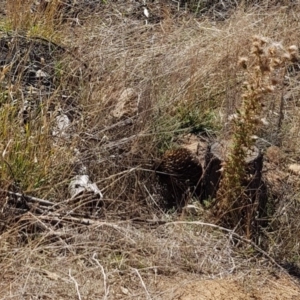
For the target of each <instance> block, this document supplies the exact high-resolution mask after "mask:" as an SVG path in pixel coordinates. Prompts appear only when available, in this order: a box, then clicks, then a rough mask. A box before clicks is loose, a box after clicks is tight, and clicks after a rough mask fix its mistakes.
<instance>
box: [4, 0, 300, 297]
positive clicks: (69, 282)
mask: <svg viewBox="0 0 300 300" xmlns="http://www.w3.org/2000/svg"><path fill="white" fill-rule="evenodd" d="M166 3H167V1H166ZM55 4H56V1H52V2H51V4H49V6H48V7H47V8H46V9H45V10H41V11H37V12H35V13H34V14H32V12H31V11H30V10H31V5H32V3H31V2H30V1H26V2H24V1H7V15H6V16H4V17H2V19H1V28H4V27H5V28H4V29H5V32H9V35H14V34H16V33H18V35H20V34H21V35H22V36H24V37H26V38H29V37H30V38H32V37H33V35H34V36H38V37H43V38H44V39H46V40H47V41H49V45H52V46H53V43H54V40H55V41H56V42H57V43H58V41H59V47H61V49H62V53H61V55H58V56H56V55H54V53H53V52H51V54H52V55H50V56H49V60H48V58H47V57H43V58H44V60H45V61H46V63H45V65H46V66H47V67H48V68H46V67H43V59H41V57H40V59H37V58H35V60H34V61H32V60H30V59H27V60H26V59H24V58H23V59H21V60H20V61H18V63H17V64H15V65H21V62H22V63H23V62H24V61H26V62H27V64H26V63H25V64H24V65H23V69H21V71H20V69H17V68H15V65H14V64H13V63H12V64H9V63H7V62H6V61H4V59H3V58H2V56H1V55H0V63H1V69H0V78H1V94H0V102H1V107H0V121H1V124H2V125H1V128H0V139H1V145H0V155H1V160H0V165H1V169H0V172H1V187H0V188H1V190H3V195H2V196H1V197H2V198H1V200H0V205H1V213H0V215H1V221H0V266H1V268H2V269H3V272H2V273H1V277H2V278H1V288H0V297H1V298H5V297H8V295H12V294H11V293H12V290H13V293H14V295H15V297H16V299H17V298H18V297H20V295H23V296H24V295H26V296H27V295H29V296H35V295H40V296H44V297H50V298H51V297H54V296H53V295H55V297H56V298H59V297H60V298H62V299H67V298H70V295H71V297H73V298H76V297H77V298H82V299H92V298H103V297H104V298H106V299H117V298H119V299H125V298H127V299H132V298H133V297H134V298H143V297H145V296H146V297H148V298H149V299H150V298H153V299H167V298H166V295H165V294H164V291H163V289H162V290H159V291H158V290H157V282H158V281H159V280H160V279H162V278H166V277H170V276H174V274H175V275H176V274H184V276H187V277H188V278H190V279H191V278H195V277H197V278H200V277H206V278H215V277H224V276H229V275H230V274H233V273H234V272H236V274H238V275H239V276H241V277H242V276H248V277H251V278H252V275H253V274H252V273H251V272H250V273H251V274H249V272H248V271H249V269H250V270H253V272H254V273H255V272H256V271H257V270H258V271H259V272H263V270H265V269H266V267H267V269H269V268H270V269H271V268H272V267H271V265H272V266H274V260H272V258H274V259H275V260H277V259H279V260H282V258H283V257H288V259H287V260H288V262H292V263H297V262H298V260H299V247H298V243H296V241H297V236H296V232H297V228H299V227H300V226H299V225H300V224H298V223H299V222H298V221H297V218H296V217H295V215H294V214H292V212H293V211H297V208H298V207H299V203H298V202H299V201H298V200H299V199H298V194H299V193H298V188H299V187H298V185H297V178H295V176H294V177H293V176H292V175H291V174H289V173H287V172H286V169H285V166H286V165H287V164H288V163H289V162H291V161H293V160H296V159H297V155H298V153H299V149H300V145H299V143H298V142H297V139H296V138H295V137H297V133H298V132H299V130H298V129H299V128H298V125H297V124H298V123H296V122H295V120H297V118H299V114H298V109H297V107H298V104H299V103H298V96H299V89H298V88H297V85H298V69H297V61H294V62H293V65H292V67H293V70H291V69H290V68H288V69H287V71H286V73H284V74H281V73H280V72H279V73H280V74H279V73H278V74H277V73H276V72H277V71H275V68H274V72H275V73H276V75H279V76H281V77H280V78H281V79H284V84H283V85H282V86H281V90H280V92H281V94H280V93H279V92H278V93H277V94H276V93H275V94H272V97H266V100H265V101H264V102H265V107H266V108H265V109H266V115H267V119H268V121H269V122H270V124H272V122H273V121H274V120H275V119H276V118H277V117H276V115H278V113H280V114H281V115H283V117H280V118H281V125H280V129H281V130H280V140H281V144H280V151H282V153H283V157H284V159H282V160H281V163H278V165H277V168H278V169H280V171H282V172H284V174H285V176H287V177H286V178H288V180H287V182H285V183H284V184H285V187H286V193H285V194H284V195H281V197H279V196H278V194H276V193H275V192H274V193H273V190H272V187H271V189H270V199H271V198H272V197H273V198H272V199H274V200H272V201H273V202H272V201H271V202H272V203H271V204H272V205H273V206H272V214H270V215H269V219H270V220H268V222H269V224H270V225H269V227H268V228H265V229H264V232H263V234H264V239H265V241H266V243H265V244H264V250H265V252H263V251H259V250H258V249H257V247H255V246H254V244H252V243H251V242H250V243H249V241H245V240H244V239H241V240H238V238H237V237H234V234H233V233H234V232H233V231H230V230H229V231H226V230H225V234H224V231H222V230H220V227H213V226H210V225H207V226H206V225H204V226H203V224H202V225H201V224H193V223H191V222H190V221H198V220H199V219H201V220H206V221H207V222H211V220H210V219H209V216H207V214H206V212H202V211H201V210H200V213H199V211H198V210H197V211H198V213H196V214H189V213H187V215H183V216H182V218H185V219H186V220H187V221H186V222H183V223H180V222H178V223H176V222H175V223H172V222H171V223H170V224H169V222H170V221H174V220H176V219H177V218H178V215H177V214H176V213H172V212H170V211H169V212H166V211H165V210H164V207H163V205H162V203H163V202H164V199H162V195H161V191H160V186H159V184H158V181H157V178H156V174H155V171H154V165H155V163H156V162H157V161H159V159H160V158H161V156H162V154H163V153H164V152H165V150H166V149H170V148H174V147H176V146H177V144H178V143H179V141H180V139H181V138H182V137H183V136H184V135H185V134H188V133H193V134H198V135H202V136H205V138H206V139H207V140H210V139H215V138H216V137H220V136H231V134H232V131H233V132H234V133H235V137H236V140H235V141H236V144H237V145H238V144H239V145H245V146H249V145H250V144H251V145H252V140H250V139H249V137H250V136H251V135H252V134H255V131H256V123H255V122H254V118H253V116H256V115H258V114H259V111H258V106H257V104H258V103H259V102H260V97H261V95H262V94H263V95H265V94H266V93H265V91H266V88H267V87H268V86H269V83H267V80H269V79H271V78H270V75H271V73H272V72H273V70H272V72H270V70H267V69H265V66H266V65H265V64H263V62H262V61H261V62H260V61H259V60H260V59H262V57H261V56H260V54H259V53H257V55H256V59H257V61H256V63H254V64H252V63H250V64H248V66H247V70H248V71H249V73H248V75H249V79H248V87H249V89H248V91H246V93H245V94H244V95H242V88H243V85H244V84H243V82H244V73H243V72H241V68H240V66H238V63H237V62H238V59H239V57H243V56H247V55H248V53H247V51H248V49H249V48H250V47H251V44H252V36H254V35H257V34H259V35H260V36H266V37H269V38H270V40H272V41H273V40H276V41H282V44H283V45H292V44H293V43H294V41H297V40H299V32H300V31H299V30H298V29H299V25H298V24H299V22H298V21H299V20H298V19H299V18H298V15H299V14H297V11H298V8H295V10H290V9H289V8H288V7H277V6H273V7H271V8H270V9H269V10H268V11H266V10H265V9H264V7H263V6H262V7H261V8H258V7H256V6H251V5H249V7H248V8H247V9H245V8H243V9H235V10H233V11H232V13H231V14H230V16H228V17H227V18H223V21H222V22H212V19H211V18H210V17H209V16H208V15H202V16H201V14H200V17H199V16H198V15H197V16H198V17H197V18H195V14H189V13H182V11H180V13H176V14H173V12H174V7H173V6H169V5H167V4H164V3H163V4H162V9H161V11H162V12H163V17H162V18H161V19H159V20H160V21H159V22H156V23H155V22H152V23H151V20H148V22H145V21H146V20H144V19H141V18H138V17H135V14H134V13H133V12H134V11H135V9H137V11H138V9H139V7H132V10H131V6H130V5H134V4H132V3H131V4H130V3H129V2H128V3H127V1H125V2H123V1H122V3H121V2H120V3H119V2H118V3H114V2H112V1H107V3H106V4H105V5H103V3H101V5H102V6H101V8H102V10H101V11H100V12H97V14H96V13H95V14H92V15H91V16H90V18H89V19H84V20H82V19H80V14H79V15H78V23H76V25H75V26H74V23H72V22H70V23H68V22H65V23H64V24H62V23H61V22H60V19H59V18H57V14H58V13H59V12H58V11H57V10H58V8H59V6H56V5H55ZM99 5H100V4H99ZM153 5H154V4H153ZM149 10H150V9H149ZM175 10H176V11H177V8H176V9H175ZM20 11H22V13H17V12H20ZM154 11H155V10H154V9H152V10H150V13H151V12H152V13H153V12H154ZM4 29H3V30H4ZM3 35H4V33H3ZM58 36H59V39H56V37H58ZM257 43H261V41H260V40H257ZM18 45H19V47H22V45H21V44H20V43H19V44H18ZM31 45H33V44H31ZM35 45H36V44H35ZM47 45H48V44H47ZM32 47H33V48H34V46H32ZM35 47H36V46H35ZM8 48H9V47H8ZM29 48H30V47H29ZM9 49H10V50H11V49H13V47H12V48H9ZM257 49H258V48H257ZM280 49H281V48H280ZM293 49H294V48H291V49H290V52H289V50H287V52H288V53H289V55H294V53H295V49H294V50H293ZM11 51H12V50H11ZM276 51H277V50H276ZM8 53H9V52H8ZM11 53H12V52H11ZM26 53H27V55H25V56H22V57H25V58H26V57H30V55H29V54H30V53H31V52H30V51H27V52H26V51H25V54H26ZM283 53H285V50H284V51H283ZM36 56H37V57H39V56H40V55H36ZM272 59H273V58H272ZM274 59H275V56H274ZM286 59H288V58H287V57H286ZM254 61H255V60H254ZM274 61H275V60H273V61H272V63H273V62H274ZM286 61H287V60H285V61H284V62H283V61H281V62H280V63H279V66H280V67H281V66H283V65H284V64H285V62H286ZM12 62H13V61H12ZM37 62H38V63H39V64H38V63H37ZM40 63H41V65H40ZM28 65H30V67H32V66H33V65H38V66H39V69H40V70H41V71H43V72H45V73H49V74H50V75H51V78H52V79H51V80H52V81H51V89H50V91H48V93H45V94H47V95H46V96H45V94H43V90H42V86H43V85H44V84H40V82H39V83H36V82H34V84H30V85H31V86H32V85H33V87H34V88H36V89H37V90H38V91H39V92H38V95H39V96H38V100H39V101H38V102H37V103H38V105H36V106H35V107H38V109H37V110H36V108H34V109H33V111H32V114H30V119H29V121H28V122H25V123H24V120H23V117H20V115H22V112H23V108H24V105H23V104H24V99H25V98H24V97H25V96H26V98H27V97H28V89H29V84H26V82H24V74H26V72H25V71H26V70H27V69H28ZM10 66H12V67H11V69H9V68H10ZM255 66H264V68H263V69H258V70H257V73H255V72H256V71H255V72H254V71H253V70H256V69H255ZM267 66H270V61H268V62H267ZM50 67H51V68H50ZM272 67H273V66H272ZM16 70H18V71H16ZM51 70H52V71H53V73H51V72H52V71H51ZM276 70H279V71H280V70H281V69H280V68H279V69H278V68H277V69H276ZM35 71H36V70H35ZM18 74H19V75H20V76H16V75H18ZM272 74H273V73H272ZM254 75H255V76H254ZM283 76H285V77H284V78H283ZM280 82H282V81H280ZM287 82H288V83H287ZM255 84H256V85H255ZM253 85H255V88H252V87H253ZM30 89H31V90H32V87H30ZM263 89H264V90H263ZM255 91H258V92H255ZM279 94H280V95H279ZM287 94H288V95H289V97H288V98H285V102H284V106H283V107H282V105H280V103H281V102H280V99H282V97H281V96H282V95H287ZM24 95H25V96H24ZM243 103H244V104H243ZM243 105H244V106H243ZM240 107H242V108H243V109H242V114H241V115H240V118H243V120H244V119H245V120H246V119H247V120H250V123H245V122H244V123H245V124H248V125H249V126H248V129H247V128H245V127H243V126H238V124H237V123H236V125H234V126H236V127H235V128H233V130H232V128H231V127H230V124H229V123H228V117H229V116H230V115H232V114H233V113H235V112H236V109H237V108H240ZM62 115H66V116H68V117H69V118H70V121H71V123H70V126H68V129H67V130H65V128H62V129H61V134H60V135H55V134H53V132H54V131H56V130H57V128H56V126H57V120H58V119H57V117H61V116H62ZM60 120H61V119H60ZM239 120H241V119H239ZM276 120H278V118H277V119H276ZM252 122H253V123H252ZM275 123H276V122H275ZM231 130H232V131H231ZM245 130H246V132H245ZM273 133H274V132H273V127H272V126H270V127H267V128H264V129H262V130H261V131H260V132H259V134H260V135H261V137H262V138H263V139H264V140H267V141H268V142H269V143H270V144H274V143H275V142H274V141H275V140H276V139H273V137H274V135H273ZM276 134H278V132H276ZM291 140H293V141H294V142H293V145H292V149H293V151H292V152H287V150H288V149H289V148H290V142H291ZM236 149H238V147H237V148H236ZM287 153H288V154H287ZM241 155H243V153H242V154H241ZM238 159H239V160H238V161H240V160H241V159H242V158H241V157H239V156H238ZM231 162H232V161H230V162H229V164H228V165H231V167H232V169H231V170H233V171H232V172H234V174H235V176H238V180H237V181H235V182H240V179H241V178H242V177H243V173H239V171H240V170H236V168H235V164H233V163H232V164H231ZM283 162H284V164H283ZM268 163H269V166H271V167H272V166H274V165H273V163H274V162H273V161H270V162H268ZM272 170H274V168H273V169H272ZM82 172H84V174H87V175H89V177H90V179H91V180H92V182H93V183H95V184H97V186H98V187H99V189H100V190H101V192H102V193H103V195H104V197H103V199H101V201H99V207H96V210H97V211H96V213H94V214H92V213H91V211H90V210H84V209H83V208H82V207H83V205H82V204H83V202H82V201H83V200H86V199H83V198H79V199H77V200H76V199H75V200H74V199H72V198H70V195H69V192H68V185H69V183H70V181H71V179H72V177H73V176H74V175H78V174H81V173H82ZM241 172H242V170H241ZM266 173H267V172H266ZM268 174H269V175H270V173H268ZM271 175H272V176H270V178H268V180H269V181H268V182H274V180H273V181H272V180H271V179H273V178H275V179H276V178H277V179H278V174H277V173H275V174H274V173H272V174H271ZM276 176H277V177H276ZM271 177H272V178H271ZM277 179H276V180H277ZM276 180H275V181H276ZM283 181H284V180H283V179H282V178H279V179H278V180H277V181H276V182H277V183H278V182H279V184H282V182H283ZM229 183H230V182H229ZM230 184H231V183H230ZM12 187H16V188H15V189H13V188H12ZM281 187H282V185H280V186H279V190H282V188H281ZM233 193H234V194H232V197H235V198H236V196H237V195H238V194H239V193H240V191H236V190H235V191H234V189H233ZM11 195H13V196H14V197H11ZM225 196H226V195H225ZM16 198H18V199H16ZM224 199H225V200H226V197H225V198H224ZM228 199H229V198H227V200H228ZM291 199H292V200H291ZM189 200H191V199H189ZM229 200H230V199H229ZM224 203H227V202H224ZM26 205H27V206H26ZM226 207H227V204H226ZM29 208H30V209H29ZM2 220H3V221H2ZM261 245H262V244H261ZM282 245H284V247H283V246H282ZM237 246H240V247H237ZM270 258H271V259H270ZM270 262H271V263H270ZM275 265H276V262H275ZM277 267H278V265H277ZM16 270H17V271H16ZM254 270H256V271H254ZM8 283H9V284H10V285H8ZM7 286H10V287H11V289H10V290H9V289H8V288H7ZM40 286H45V289H44V290H43V291H41V289H40ZM24 293H25V294H24ZM49 295H51V296H49ZM149 295H150V296H149ZM24 297H25V296H24ZM130 297H131V298H130Z"/></svg>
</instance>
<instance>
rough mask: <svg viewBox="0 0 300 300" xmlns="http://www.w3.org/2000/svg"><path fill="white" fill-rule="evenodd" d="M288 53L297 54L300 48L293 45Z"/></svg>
mask: <svg viewBox="0 0 300 300" xmlns="http://www.w3.org/2000/svg"><path fill="white" fill-rule="evenodd" d="M288 52H289V53H291V54H294V53H297V52H298V47H297V46H296V45H292V46H290V47H288Z"/></svg>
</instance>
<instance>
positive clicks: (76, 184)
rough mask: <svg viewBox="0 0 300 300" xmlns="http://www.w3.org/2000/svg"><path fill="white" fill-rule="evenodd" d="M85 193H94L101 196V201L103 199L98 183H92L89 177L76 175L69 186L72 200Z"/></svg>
mask: <svg viewBox="0 0 300 300" xmlns="http://www.w3.org/2000/svg"><path fill="white" fill-rule="evenodd" d="M85 192H89V193H94V195H97V196H99V197H100V199H102V198H103V195H102V193H101V191H100V190H99V188H98V187H97V185H96V183H92V182H91V180H90V178H89V176H88V175H76V176H75V177H73V178H72V180H71V182H70V184H69V193H70V195H71V198H75V197H76V196H78V195H80V194H82V193H85Z"/></svg>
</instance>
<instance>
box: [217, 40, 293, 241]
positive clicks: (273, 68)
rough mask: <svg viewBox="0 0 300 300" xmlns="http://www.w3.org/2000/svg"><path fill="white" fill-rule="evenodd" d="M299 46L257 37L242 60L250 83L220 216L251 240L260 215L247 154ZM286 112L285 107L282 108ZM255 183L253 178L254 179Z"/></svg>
mask: <svg viewBox="0 0 300 300" xmlns="http://www.w3.org/2000/svg"><path fill="white" fill-rule="evenodd" d="M297 52H298V49H297V47H296V46H290V47H289V48H287V49H286V48H285V47H283V46H282V45H281V44H280V43H276V42H272V41H271V40H269V39H266V38H264V37H258V36H256V37H254V39H253V43H252V49H251V56H250V57H249V58H247V57H243V58H240V61H239V63H240V65H241V66H242V67H243V68H244V70H245V72H246V75H247V81H246V82H245V83H244V87H245V91H244V93H243V94H242V107H241V109H240V110H238V111H237V112H236V114H235V115H234V116H233V119H232V120H233V136H232V147H231V148H230V150H229V154H228V156H227V158H226V159H225V162H224V164H223V168H222V169H223V174H222V179H221V183H220V188H219V190H218V195H217V198H218V201H219V202H218V215H219V216H221V217H220V219H221V222H222V223H223V224H227V226H236V225H237V224H238V223H239V222H241V220H242V222H241V226H239V227H240V229H239V231H240V232H243V233H244V234H246V236H247V237H248V238H250V236H251V235H252V233H253V232H252V229H251V226H252V224H253V221H254V220H253V218H254V217H255V213H256V209H257V207H256V205H257V204H256V203H255V201H253V199H249V198H250V197H249V195H247V186H245V183H247V182H249V178H248V177H249V176H248V174H247V169H246V159H247V152H248V151H249V150H251V149H252V148H253V147H254V146H255V140H254V139H253V136H255V135H256V134H257V132H258V130H259V128H260V126H261V125H262V121H261V108H262V105H263V103H264V99H265V97H266V95H267V94H270V93H272V92H274V91H275V89H276V86H277V85H278V84H279V83H280V82H281V81H279V79H278V77H280V78H282V74H283V73H284V72H285V69H286V64H288V63H289V62H293V61H295V60H296V59H297ZM281 109H282V108H281ZM250 180H251V179H250Z"/></svg>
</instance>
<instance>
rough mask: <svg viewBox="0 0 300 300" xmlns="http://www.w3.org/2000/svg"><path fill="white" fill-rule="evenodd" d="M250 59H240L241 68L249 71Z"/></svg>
mask: <svg viewBox="0 0 300 300" xmlns="http://www.w3.org/2000/svg"><path fill="white" fill-rule="evenodd" d="M247 63H248V58H247V57H240V58H239V60H238V65H239V66H241V67H242V68H243V69H247Z"/></svg>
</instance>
